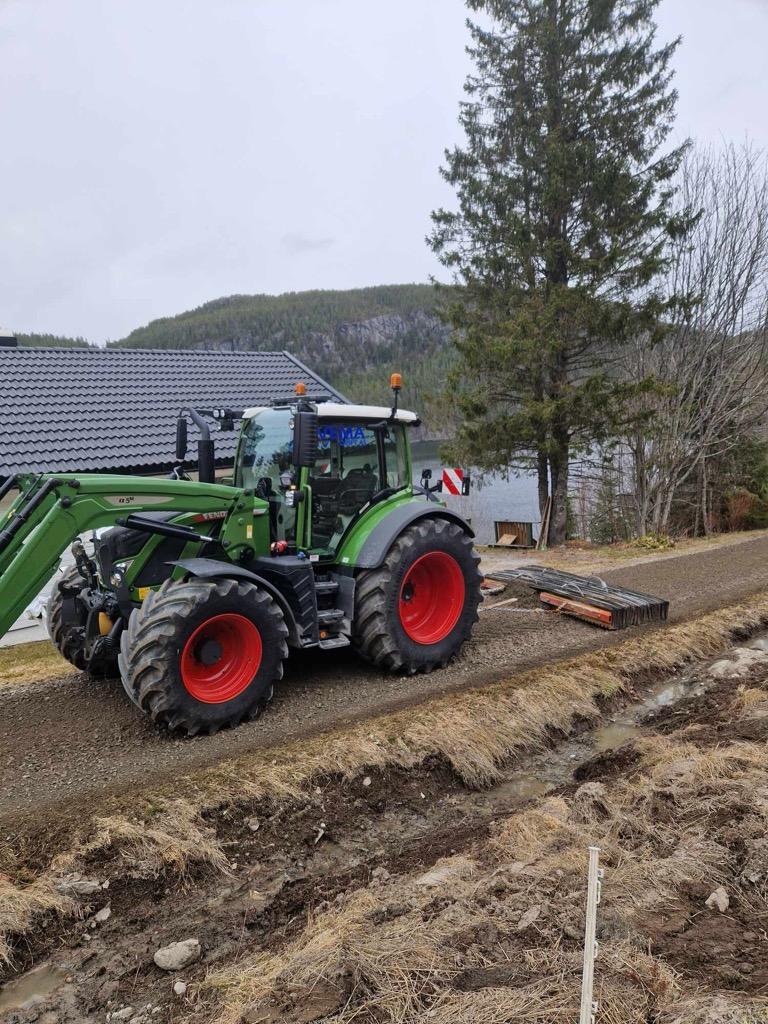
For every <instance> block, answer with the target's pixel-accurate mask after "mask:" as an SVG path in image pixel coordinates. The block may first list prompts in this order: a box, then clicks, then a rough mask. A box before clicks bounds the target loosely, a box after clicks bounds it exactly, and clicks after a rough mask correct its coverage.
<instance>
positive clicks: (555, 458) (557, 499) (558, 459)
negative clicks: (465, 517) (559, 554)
mask: <svg viewBox="0 0 768 1024" xmlns="http://www.w3.org/2000/svg"><path fill="white" fill-rule="evenodd" d="M569 447H570V446H569V444H568V441H567V440H561V441H560V442H559V443H558V445H557V449H556V451H555V453H554V454H553V455H551V456H550V459H549V462H550V466H551V467H552V513H551V518H550V520H549V536H548V538H547V540H548V542H549V544H550V546H551V545H553V544H565V537H566V527H567V523H568V455H569Z"/></svg>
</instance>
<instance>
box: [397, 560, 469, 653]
mask: <svg viewBox="0 0 768 1024" xmlns="http://www.w3.org/2000/svg"><path fill="white" fill-rule="evenodd" d="M464 590H465V586H464V573H463V572H462V571H461V566H460V565H459V563H458V562H457V561H456V559H455V558H453V557H452V556H451V555H449V554H447V553H446V552H445V551H430V552H429V553H428V554H426V555H422V556H421V558H417V559H416V561H415V562H414V563H413V565H412V566H411V567H410V569H409V570H408V572H407V573H406V574H405V579H404V580H403V584H402V586H401V587H400V601H399V605H400V622H401V623H402V625H403V629H404V630H405V632H406V633H407V635H408V636H409V637H410V638H411V640H415V642H416V643H417V644H436V643H438V642H439V641H440V640H443V639H445V637H447V636H448V634H449V633H450V632H451V630H452V629H453V627H454V626H455V625H456V623H457V622H458V621H459V616H460V615H461V611H462V608H463V607H464Z"/></svg>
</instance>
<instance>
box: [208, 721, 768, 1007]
mask: <svg viewBox="0 0 768 1024" xmlns="http://www.w3.org/2000/svg"><path fill="white" fill-rule="evenodd" d="M638 770H639V775H637V776H635V777H633V779H632V780H631V781H628V780H622V779H618V780H617V781H615V783H614V784H613V785H612V787H611V789H610V790H607V789H606V788H605V787H603V786H601V785H599V784H596V783H588V784H586V785H585V786H582V787H581V789H580V790H578V791H577V793H576V794H575V795H574V796H573V797H572V798H570V799H565V798H563V797H550V798H548V799H546V800H544V801H543V802H542V804H541V805H539V806H535V807H531V808H530V809H527V810H525V811H523V812H521V813H519V814H516V815H514V816H513V817H511V818H509V819H508V820H507V821H506V822H504V823H503V824H502V825H501V826H500V827H499V829H498V832H497V834H496V835H495V837H494V838H493V841H492V843H491V844H490V845H488V844H486V843H483V844H482V845H481V846H480V847H479V848H478V849H477V851H476V863H475V864H474V868H475V870H474V871H473V872H471V873H470V872H468V871H467V870H466V862H465V863H464V865H462V864H457V863H456V859H454V860H453V861H450V860H449V861H443V862H441V864H442V865H443V867H445V868H446V870H447V877H446V879H445V882H444V884H443V886H442V887H441V888H440V889H438V890H435V889H434V888H432V889H425V888H424V887H423V886H420V885H419V884H418V880H417V879H416V878H414V877H413V876H406V877H400V878H396V879H391V880H389V881H388V882H387V883H385V884H383V885H379V886H371V887H368V888H366V889H363V890H359V891H357V892H355V893H352V894H351V895H349V896H347V897H345V898H344V899H343V900H342V902H341V905H340V906H334V907H332V908H330V909H327V910H325V911H324V912H323V913H320V914H318V915H317V916H316V917H314V918H313V919H312V920H310V922H309V923H308V925H307V926H306V927H305V928H304V930H303V931H302V932H301V933H300V934H299V935H298V937H296V938H295V939H293V940H292V941H290V942H288V943H287V944H286V945H285V946H283V947H282V948H280V947H277V948H275V947H274V946H271V947H270V948H269V949H268V950H265V951H260V952H257V953H255V954H253V953H251V954H249V955H246V956H245V957H243V958H242V959H241V960H239V961H237V962H235V963H233V964H229V965H227V966H226V967H225V968H220V969H218V970H214V971H213V972H212V973H211V974H209V976H208V978H207V979H206V981H205V983H204V985H203V989H202V998H203V1000H204V1005H205V1000H212V1001H213V1004H212V1006H211V1008H210V1010H211V1013H212V1015H213V1017H214V1018H215V1020H216V1022H217V1024H236V1022H238V1021H240V1020H241V1019H243V1018H244V1017H245V1019H248V1020H273V1021H276V1020H281V1021H285V1022H293V1021H298V1020H299V1019H303V1020H307V1019H315V1018H314V1017H309V1016H304V1017H300V1016H299V1015H298V1014H299V1013H300V1012H301V1013H303V1012H305V1011H306V1009H307V1007H308V1006H309V1007H312V1001H313V999H317V998H318V994H319V997H320V1005H319V1007H318V1014H317V1015H318V1017H320V1016H322V1018H323V1020H325V1021H327V1022H329V1024H330V1022H332V1024H351V1022H353V1021H355V1022H358V1024H373V1022H376V1024H406V1022H408V1024H422V1022H423V1024H427V1022H429V1024H435V1022H437V1024H504V1022H506V1021H509V1020H514V1021H516V1022H521V1024H522V1022H524V1024H529V1022H530V1024H545V1022H546V1024H565V1022H566V1021H567V1022H571V1021H573V1020H575V1019H576V1017H577V1015H578V1005H579V993H580V971H581V963H582V961H581V929H582V928H583V902H584V885H585V876H586V848H587V847H588V846H590V845H594V844H597V845H599V846H600V847H601V849H602V854H601V862H602V863H603V864H604V865H605V866H606V868H607V877H606V881H605V885H604V899H603V902H602V904H601V910H600V921H601V928H602V938H601V955H600V958H599V961H598V975H597V988H596V995H597V996H598V997H599V1000H600V1005H601V1009H600V1018H599V1019H600V1020H601V1021H604V1022H606V1024H645V1022H647V1021H648V1020H650V1019H653V1020H658V1021H665V1022H668V1024H693V1022H694V1021H700V1022H701V1024H704V1022H705V1021H706V1022H708V1024H713V1022H714V1021H715V1020H717V1021H718V1022H721V1021H723V1022H724V1021H732V1022H733V1024H747V1022H754V1024H757V1022H759V1021H765V1020H766V1014H768V999H764V998H752V999H749V998H747V997H743V998H742V999H741V1000H740V1001H739V1000H738V997H734V998H735V999H736V1000H737V1001H736V1002H733V1001H732V1000H731V1001H727V1000H721V1009H722V1015H721V1016H717V1017H706V1016H705V1015H704V1007H705V1006H706V1005H709V1006H710V1007H711V1006H712V1005H713V1003H712V996H711V995H710V996H709V1002H708V1003H707V1001H706V1000H705V999H704V998H703V996H702V995H700V994H699V993H697V991H696V986H695V985H691V983H690V982H689V983H687V984H686V985H683V984H682V983H681V979H680V978H678V977H677V976H676V974H675V973H674V972H673V971H672V970H671V968H670V967H669V965H668V964H667V963H665V961H664V960H663V959H661V958H660V957H658V956H653V955H650V954H649V952H648V946H649V941H650V940H649V931H648V929H649V927H650V928H653V927H655V926H656V923H657V922H658V921H659V920H660V915H661V914H662V913H663V912H669V910H670V908H671V907H674V906H675V905H676V904H677V903H678V901H684V900H685V899H687V894H688V893H689V892H690V891H691V887H692V886H696V885H699V886H701V885H703V886H704V887H705V888H704V891H709V886H712V887H713V888H714V887H715V886H716V885H717V884H722V883H725V884H727V886H728V890H729V892H730V893H731V895H732V898H734V897H735V898H737V899H739V900H740V901H741V902H742V904H743V905H746V906H752V905H753V904H754V907H753V910H754V913H755V914H756V915H758V916H764V915H765V913H766V909H768V901H767V900H766V898H765V894H764V893H762V892H761V891H760V890H759V888H757V887H754V886H753V887H752V890H751V891H748V888H747V886H746V883H742V881H741V880H740V879H739V877H737V876H736V875H734V864H733V857H732V855H731V853H730V852H729V849H728V847H727V845H726V841H727V839H728V836H729V829H730V828H731V827H732V822H733V821H734V820H738V821H739V829H740V833H739V834H740V835H742V834H743V835H744V836H749V835H752V834H755V835H759V834H762V833H764V830H765V826H766V820H767V819H768V802H767V801H766V796H765V792H766V791H765V779H766V770H768V752H767V751H766V750H765V748H764V746H763V745H762V744H748V743H738V744H734V745H733V746H731V747H725V748H716V749H714V750H701V749H698V748H696V747H694V746H693V745H691V744H686V743H683V744H679V743H676V742H675V741H674V740H667V739H656V738H655V739H652V740H648V741H644V742H643V744H642V746H641V751H640V762H639V765H638ZM663 807H666V808H667V810H666V812H664V811H662V810H660V809H661V808H663ZM533 907H536V908H538V917H536V919H535V920H534V921H533V923H532V924H530V925H529V926H527V927H523V924H522V917H523V915H524V914H525V913H526V911H528V912H530V910H531V908H533ZM714 966H716V965H714ZM715 987H716V984H715Z"/></svg>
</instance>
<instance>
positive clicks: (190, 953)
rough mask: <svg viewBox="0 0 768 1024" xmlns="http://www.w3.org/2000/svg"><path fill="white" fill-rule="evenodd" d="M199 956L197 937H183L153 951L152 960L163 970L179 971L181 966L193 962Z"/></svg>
mask: <svg viewBox="0 0 768 1024" xmlns="http://www.w3.org/2000/svg"><path fill="white" fill-rule="evenodd" d="M200 956H201V949H200V943H199V942H198V940H197V939H184V940H182V941H181V942H172V943H171V944H170V945H169V946H163V947H162V949H158V951H157V952H156V953H155V956H154V960H155V963H156V964H157V966H158V967H159V968H160V969H161V970H163V971H180V970H181V969H182V968H183V967H187V966H188V965H189V964H193V963H194V962H195V961H196V960H199V959H200Z"/></svg>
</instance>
